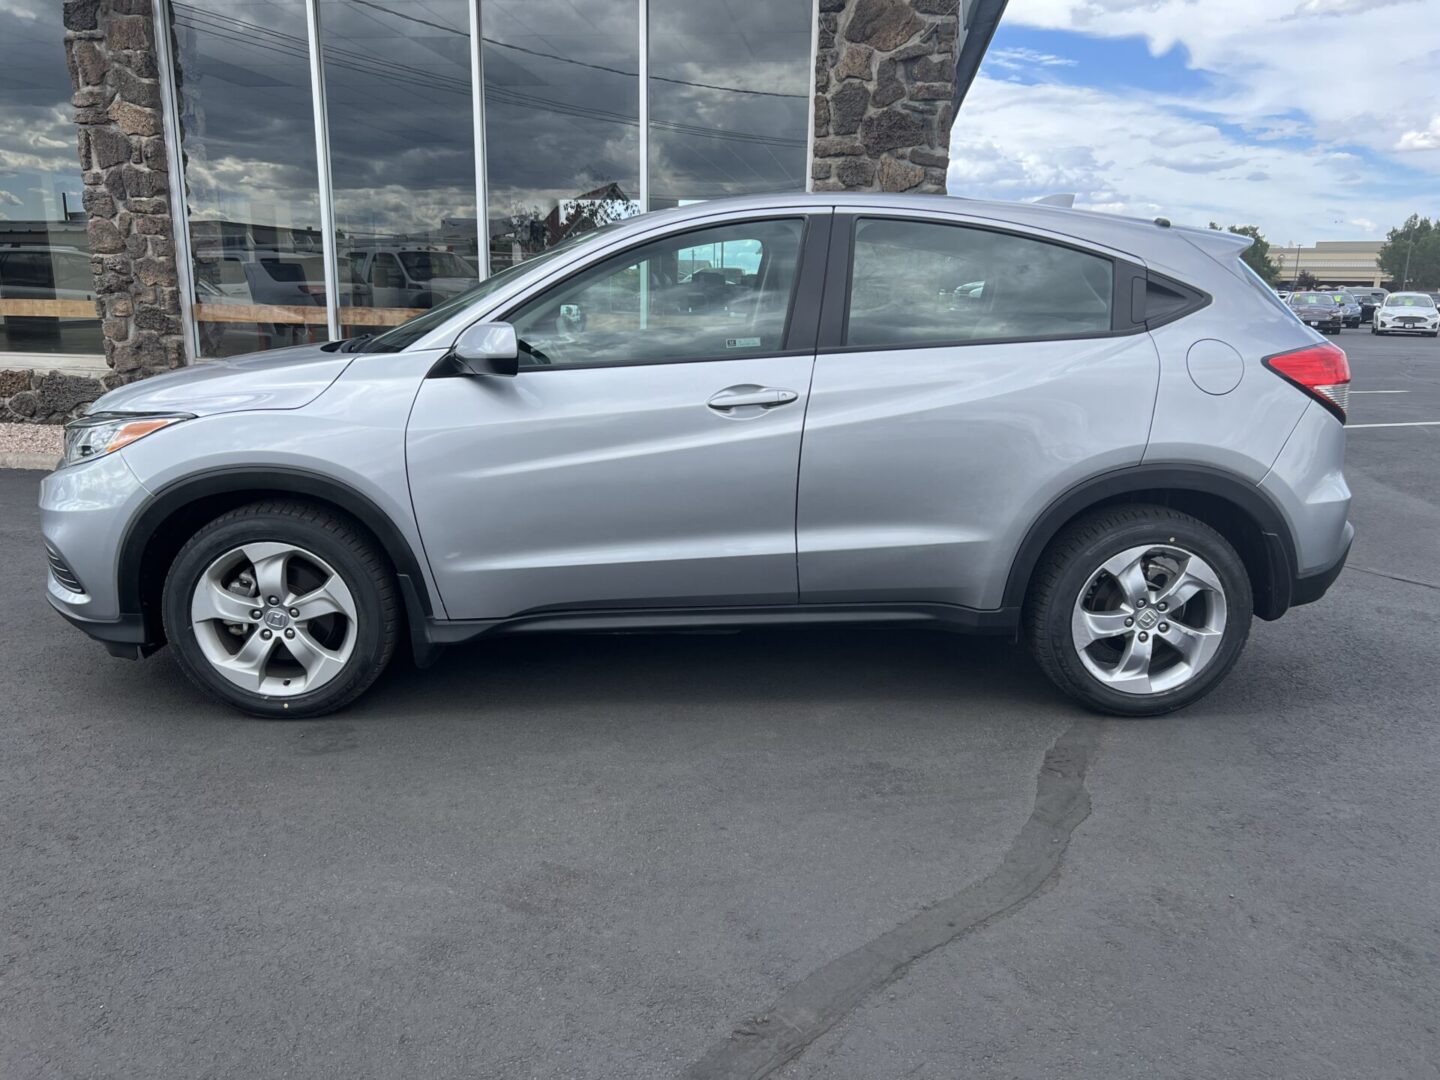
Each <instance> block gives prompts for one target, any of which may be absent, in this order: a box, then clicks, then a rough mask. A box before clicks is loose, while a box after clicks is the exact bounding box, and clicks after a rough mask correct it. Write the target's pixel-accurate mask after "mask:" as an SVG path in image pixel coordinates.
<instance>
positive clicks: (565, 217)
mask: <svg viewBox="0 0 1440 1080" xmlns="http://www.w3.org/2000/svg"><path fill="white" fill-rule="evenodd" d="M806 10H807V11H808V10H809V8H808V0H807V8H806ZM481 18H482V20H483V21H482V27H481V28H482V31H483V36H484V39H485V42H484V71H485V127H486V136H485V147H486V159H487V165H488V174H489V175H488V187H489V202H490V205H489V207H488V208H487V210H488V217H489V221H488V227H489V230H490V266H491V269H492V270H501V269H503V268H504V267H507V266H511V265H513V264H514V263H516V262H519V261H521V260H523V259H526V258H529V257H530V256H532V255H534V254H536V253H538V252H540V251H544V250H545V249H546V248H548V247H549V246H551V245H552V244H555V243H558V242H559V241H561V240H564V239H566V238H567V237H570V236H574V235H576V234H578V233H581V232H583V231H585V230H586V229H590V228H594V227H595V226H597V225H604V224H607V223H609V222H611V221H615V220H619V219H620V218H624V217H629V216H631V215H633V214H635V213H636V212H638V210H639V207H638V205H637V204H636V203H635V199H636V197H637V195H638V193H639V189H640V178H639V174H640V160H639V159H640V150H639V146H640V141H639V130H638V124H639V120H638V117H639V77H638V75H637V74H636V73H637V72H638V70H639V52H638V50H639V23H638V6H637V5H636V3H635V0H485V3H484V4H483V6H482V8H481ZM807 47H808V46H807Z"/></svg>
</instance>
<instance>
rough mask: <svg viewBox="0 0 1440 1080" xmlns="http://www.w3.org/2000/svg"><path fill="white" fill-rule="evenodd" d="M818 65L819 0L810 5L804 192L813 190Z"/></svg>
mask: <svg viewBox="0 0 1440 1080" xmlns="http://www.w3.org/2000/svg"><path fill="white" fill-rule="evenodd" d="M819 63H820V0H814V2H813V3H812V4H811V5H810V100H809V101H808V102H806V103H805V112H806V118H805V190H806V191H814V190H815V98H816V95H818V94H819V92H820V90H819V87H818V86H817V85H816V81H817V80H816V71H815V67H816V65H817V64H819Z"/></svg>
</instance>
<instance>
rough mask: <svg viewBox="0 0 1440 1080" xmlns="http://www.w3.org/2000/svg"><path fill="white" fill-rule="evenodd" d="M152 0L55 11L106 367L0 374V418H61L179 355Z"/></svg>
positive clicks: (70, 2)
mask: <svg viewBox="0 0 1440 1080" xmlns="http://www.w3.org/2000/svg"><path fill="white" fill-rule="evenodd" d="M150 3H151V0H66V3H65V9H64V11H65V59H66V63H67V64H68V65H69V68H70V82H71V86H72V87H73V88H74V91H75V93H74V97H73V98H72V99H71V100H72V103H73V104H74V106H75V121H76V124H77V125H78V127H79V149H80V168H81V171H82V175H83V179H84V182H85V194H84V202H85V212H86V215H87V218H88V226H87V232H88V237H89V241H90V266H91V269H92V270H93V272H94V274H95V293H96V297H97V299H96V302H95V307H96V314H97V315H98V316H99V317H100V318H101V319H102V320H103V328H104V337H105V362H106V364H107V365H109V367H110V368H111V373H110V374H109V375H106V376H104V377H103V378H101V379H90V378H84V377H81V376H75V375H63V374H60V373H58V372H43V371H9V372H4V373H0V420H35V421H56V420H64V419H66V418H67V417H68V416H69V415H71V414H72V413H73V412H74V411H75V410H76V409H77V407H78V406H79V405H82V404H84V403H85V402H86V401H90V400H93V399H94V398H96V397H98V396H99V395H100V394H101V393H102V392H103V391H104V390H106V389H109V388H110V387H113V386H119V385H121V384H122V383H127V382H131V381H133V380H135V379H140V378H144V377H145V376H146V375H153V374H154V373H155V372H157V371H166V370H169V369H170V368H174V367H179V366H180V365H182V364H183V363H184V362H185V353H184V346H183V344H182V338H181V326H180V295H179V291H178V289H177V288H176V278H175V247H174V242H173V239H172V237H171V230H170V200H169V189H170V184H169V174H168V173H167V171H166V168H167V166H166V157H165V140H164V137H163V135H162V130H163V129H162V119H161V112H160V84H159V82H158V81H157V76H158V71H157V69H156V63H155V42H154V21H153V16H152V12H151V7H150ZM22 383H24V385H23V386H22V385H21V384H22ZM87 395H88V396H87Z"/></svg>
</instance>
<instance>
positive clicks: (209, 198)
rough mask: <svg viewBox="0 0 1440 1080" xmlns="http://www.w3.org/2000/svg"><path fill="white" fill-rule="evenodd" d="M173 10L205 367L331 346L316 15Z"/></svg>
mask: <svg viewBox="0 0 1440 1080" xmlns="http://www.w3.org/2000/svg"><path fill="white" fill-rule="evenodd" d="M170 6H171V11H172V18H173V22H174V26H175V38H176V43H177V46H178V52H177V55H176V64H175V66H176V72H175V83H176V88H177V91H178V94H177V96H178V100H179V110H180V125H181V132H182V139H183V147H184V154H185V183H186V189H187V193H188V198H189V209H190V244H191V250H192V255H193V258H194V268H195V269H194V274H195V301H196V303H195V313H196V321H197V323H198V324H199V345H200V355H201V356H229V355H232V354H234V353H241V352H249V351H251V350H255V349H268V348H275V347H279V346H282V345H293V344H299V343H301V342H306V341H323V340H324V339H325V338H326V337H327V336H328V333H327V331H326V296H325V273H324V259H323V256H322V254H321V240H320V188H319V180H318V176H317V172H316V166H315V127H314V114H313V112H312V110H311V105H310V103H311V91H310V67H309V41H308V37H307V33H306V28H305V5H304V4H302V3H297V2H293V0H183V2H182V0H172V3H171V5H170ZM343 280H344V279H343V278H342V289H343V287H344V285H343Z"/></svg>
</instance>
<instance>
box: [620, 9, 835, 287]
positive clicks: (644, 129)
mask: <svg viewBox="0 0 1440 1080" xmlns="http://www.w3.org/2000/svg"><path fill="white" fill-rule="evenodd" d="M817 2H818V0H817ZM638 3H639V15H640V21H639V24H638V25H637V27H636V30H637V31H638V34H639V39H640V40H639V53H638V54H637V60H638V64H637V68H638V74H639V76H640V80H639V81H640V88H639V91H640V96H639V110H640V111H639V113H638V117H637V118H638V119H639V122H640V197H639V202H640V212H641V213H642V214H648V213H649V212H650V0H638ZM641 284H644V282H643V281H642V283H641ZM642 310H643V308H642Z"/></svg>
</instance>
